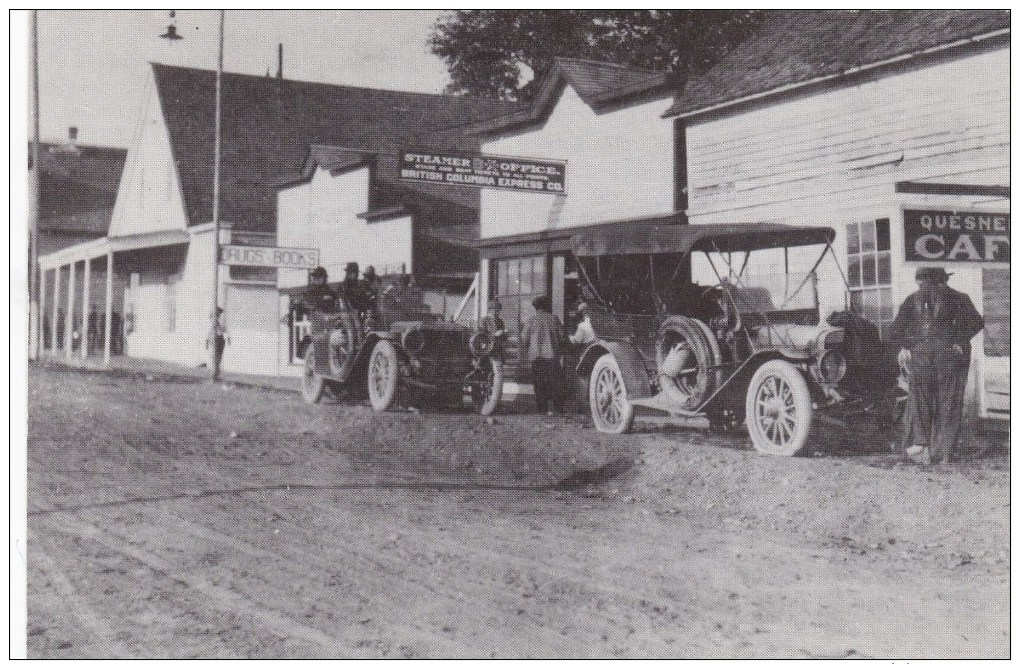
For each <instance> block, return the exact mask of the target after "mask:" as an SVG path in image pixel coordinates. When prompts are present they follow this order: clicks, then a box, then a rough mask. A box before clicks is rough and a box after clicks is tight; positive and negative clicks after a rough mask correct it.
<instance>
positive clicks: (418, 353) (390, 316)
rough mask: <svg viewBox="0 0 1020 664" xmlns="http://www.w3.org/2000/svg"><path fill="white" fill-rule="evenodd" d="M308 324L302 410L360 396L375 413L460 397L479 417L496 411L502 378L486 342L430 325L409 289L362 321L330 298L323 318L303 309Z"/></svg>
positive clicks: (462, 329) (479, 335)
mask: <svg viewBox="0 0 1020 664" xmlns="http://www.w3.org/2000/svg"><path fill="white" fill-rule="evenodd" d="M363 317H364V318H367V320H363ZM309 319H310V321H311V330H310V334H309V335H308V336H307V337H306V338H305V339H304V340H303V341H302V344H301V346H300V347H299V348H298V354H299V356H301V357H303V359H304V372H303V374H302V381H301V392H302V395H303V397H304V399H305V401H306V402H308V403H318V402H319V401H320V400H321V399H322V397H323V395H324V394H325V393H326V391H327V390H328V391H330V392H331V393H332V394H333V395H334V396H335V397H336V398H337V399H341V398H346V397H361V396H364V395H365V394H367V396H368V399H369V401H370V402H371V404H372V408H373V409H374V410H376V411H384V410H387V409H389V408H390V407H392V406H394V405H395V404H396V403H397V402H398V401H400V400H402V399H407V398H411V396H412V395H416V396H418V397H420V398H428V399H429V400H430V401H431V402H432V403H441V404H443V405H449V406H459V405H461V404H463V401H464V397H465V393H467V396H468V397H469V398H470V400H471V403H472V404H473V405H474V408H475V409H476V410H477V411H478V412H479V413H481V414H483V415H488V414H491V413H493V412H495V410H496V408H497V406H498V405H499V401H500V398H501V396H502V391H503V376H502V367H501V363H500V362H499V361H497V360H495V359H494V357H493V349H494V342H493V339H492V338H491V337H490V335H489V334H488V333H486V332H480V331H477V332H476V331H474V330H472V329H471V328H469V327H466V326H463V325H459V324H455V323H450V322H445V321H442V320H438V319H437V317H436V316H434V315H433V314H431V313H430V312H429V310H428V308H427V307H425V306H422V305H421V295H420V291H417V289H413V288H411V289H409V290H407V291H405V292H404V293H403V294H402V295H401V296H398V297H396V298H395V299H394V298H388V297H381V298H380V301H379V306H378V310H377V311H374V312H372V314H371V315H369V316H367V317H366V316H365V315H364V314H363V313H360V312H358V311H357V310H356V309H355V308H354V307H353V306H352V304H351V302H350V301H349V299H348V298H345V297H343V296H338V297H337V298H336V302H335V304H334V305H333V306H331V307H330V308H329V310H322V309H321V308H316V307H310V308H309Z"/></svg>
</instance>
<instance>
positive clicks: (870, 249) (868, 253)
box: [846, 219, 896, 339]
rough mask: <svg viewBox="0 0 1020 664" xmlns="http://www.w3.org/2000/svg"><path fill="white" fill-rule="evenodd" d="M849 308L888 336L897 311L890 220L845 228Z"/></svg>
mask: <svg viewBox="0 0 1020 664" xmlns="http://www.w3.org/2000/svg"><path fill="white" fill-rule="evenodd" d="M846 231H847V232H846V260H847V282H848V283H849V284H850V307H851V308H852V309H853V310H854V311H855V312H856V313H858V314H860V315H861V316H864V318H867V319H868V320H869V321H871V322H872V323H874V324H875V325H877V326H878V329H879V332H881V334H882V338H883V339H884V338H885V337H886V334H887V333H888V331H889V326H890V325H891V324H892V321H893V318H895V315H896V311H895V308H894V307H893V301H892V252H891V251H890V239H889V220H888V219H876V220H874V221H861V222H853V223H850V224H848V225H847V229H846Z"/></svg>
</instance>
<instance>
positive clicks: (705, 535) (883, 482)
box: [28, 369, 1009, 659]
mask: <svg viewBox="0 0 1020 664" xmlns="http://www.w3.org/2000/svg"><path fill="white" fill-rule="evenodd" d="M748 447H749V446H748V444H747V442H746V440H744V439H743V438H741V437H737V436H734V437H729V438H725V437H724V438H719V437H711V436H707V435H705V434H703V433H701V432H692V431H686V430H679V429H661V428H659V427H651V426H646V427H645V428H644V430H643V431H641V432H639V433H636V434H633V435H628V436H622V437H610V436H604V435H601V434H598V433H597V432H595V431H594V430H593V429H592V428H591V427H590V425H589V424H588V423H587V422H586V421H585V420H584V419H583V418H580V417H573V418H569V417H567V418H547V417H536V416H532V415H500V416H497V417H496V418H494V419H493V420H492V421H490V422H486V421H485V420H482V419H478V418H477V417H475V416H473V415H470V414H467V413H461V414H451V413H433V412H424V413H414V412H401V413H391V414H385V415H377V414H374V413H372V412H371V410H370V409H368V408H366V407H364V406H359V405H344V406H339V405H336V404H326V405H322V406H307V405H305V404H303V403H301V402H300V400H299V399H298V397H297V396H296V395H290V394H284V393H279V392H271V391H262V390H258V389H246V388H227V389H221V388H220V387H218V386H215V385H211V384H208V383H190V382H175V381H170V380H165V379H162V378H156V379H155V380H146V379H145V378H144V377H137V376H116V375H106V374H85V373H77V372H70V371H61V370H52V369H32V370H31V371H30V373H29V441H28V449H29V461H28V487H29V496H28V497H29V510H30V514H29V517H28V525H29V533H28V534H29V540H28V560H29V578H28V611H29V613H28V630H29V632H28V655H29V656H30V657H61V658H64V657H98V658H103V657H116V656H134V657H152V656H155V657H170V658H182V657H808V656H810V657H844V656H864V657H882V658H899V659H904V658H927V657H968V658H969V657H982V658H984V657H1005V656H1008V655H1009V614H1008V606H1009V604H1008V602H1009V537H1008V535H1009V470H1008V465H1009V464H1008V458H1007V457H1006V456H1005V455H1004V454H1003V453H999V454H998V455H995V454H992V455H988V454H984V455H981V458H980V459H975V460H971V461H968V462H965V463H960V464H956V465H952V466H949V467H941V468H934V469H928V468H919V467H913V466H905V465H902V464H897V463H895V462H894V461H893V459H892V458H891V457H889V456H883V455H867V456H860V455H858V456H849V455H847V454H846V453H842V456H839V455H838V454H841V453H839V452H838V451H829V452H827V453H826V454H825V455H824V456H815V457H809V458H802V459H771V458H763V457H759V456H757V455H756V454H754V453H753V452H752V451H750V449H748Z"/></svg>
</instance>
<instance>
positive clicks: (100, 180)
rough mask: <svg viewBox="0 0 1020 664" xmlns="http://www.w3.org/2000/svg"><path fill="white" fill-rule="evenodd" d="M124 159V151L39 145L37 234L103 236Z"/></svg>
mask: <svg viewBox="0 0 1020 664" xmlns="http://www.w3.org/2000/svg"><path fill="white" fill-rule="evenodd" d="M30 155H31V153H30ZM126 158H127V150H125V149H123V148H110V147H100V146H94V145H75V146H70V145H68V144H60V143H40V145H39V181H40V196H39V198H40V201H39V202H40V209H39V230H40V231H42V232H59V233H78V234H82V235H96V236H99V235H104V234H105V233H106V232H107V231H108V230H109V228H110V219H111V218H112V217H113V204H114V202H115V201H116V200H117V187H118V186H119V184H120V176H121V173H122V172H123V171H124V162H125V160H126Z"/></svg>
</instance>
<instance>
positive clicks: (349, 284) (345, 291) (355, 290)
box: [337, 262, 370, 313]
mask: <svg viewBox="0 0 1020 664" xmlns="http://www.w3.org/2000/svg"><path fill="white" fill-rule="evenodd" d="M360 272H361V268H359V267H358V264H357V263H353V262H351V263H348V264H347V269H345V270H344V280H343V281H341V282H340V285H339V286H338V287H337V290H338V294H339V295H340V296H341V297H344V298H347V301H348V302H350V304H351V306H352V307H354V309H356V310H357V311H358V313H361V312H363V311H365V310H367V309H368V308H369V306H370V305H369V298H368V293H367V292H366V288H365V285H364V282H362V281H361V280H360V279H358V275H359V274H360Z"/></svg>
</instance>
